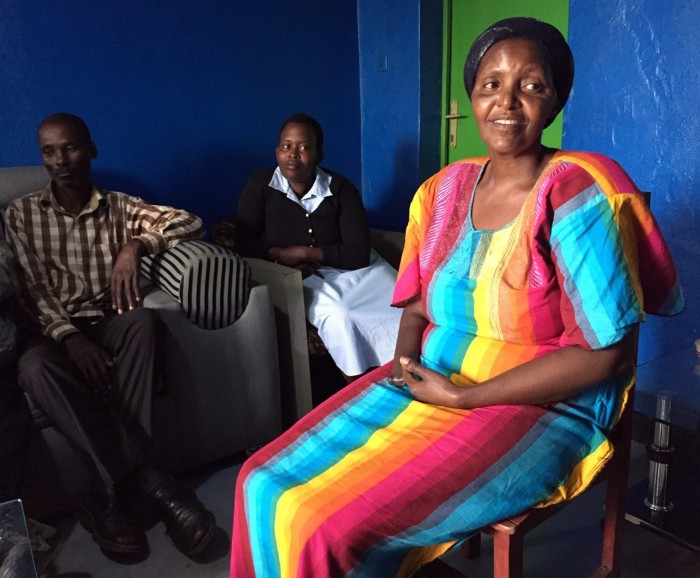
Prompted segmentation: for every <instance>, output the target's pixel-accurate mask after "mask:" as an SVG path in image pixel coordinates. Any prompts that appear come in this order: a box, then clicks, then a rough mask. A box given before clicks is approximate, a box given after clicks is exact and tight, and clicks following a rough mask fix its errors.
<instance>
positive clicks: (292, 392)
mask: <svg viewBox="0 0 700 578" xmlns="http://www.w3.org/2000/svg"><path fill="white" fill-rule="evenodd" d="M246 260H247V261H248V264H249V265H250V268H251V273H252V277H253V281H255V282H256V283H259V284H261V285H267V286H268V287H269V288H270V291H271V294H272V303H273V304H274V307H275V322H276V325H277V342H278V352H279V360H280V376H281V379H280V381H281V387H282V419H283V423H284V425H285V426H289V425H291V424H292V423H294V422H295V421H296V420H297V419H299V418H300V417H302V416H303V415H305V414H307V413H308V412H309V411H311V408H312V407H313V401H312V395H311V372H310V369H309V351H308V345H307V339H306V313H305V310H304V289H303V285H302V282H301V281H302V280H301V272H300V271H298V270H297V269H292V268H291V267H285V266H284V265H279V264H277V263H272V262H270V261H265V260H263V259H254V258H248V259H246Z"/></svg>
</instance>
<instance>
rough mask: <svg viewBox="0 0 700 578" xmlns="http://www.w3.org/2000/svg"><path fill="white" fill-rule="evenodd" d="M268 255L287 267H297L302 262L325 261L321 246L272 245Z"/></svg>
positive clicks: (319, 262) (318, 262)
mask: <svg viewBox="0 0 700 578" xmlns="http://www.w3.org/2000/svg"><path fill="white" fill-rule="evenodd" d="M267 256H268V258H269V259H271V260H272V261H274V262H275V263H279V264H280V265H286V266H287V267H297V266H298V265H301V264H302V263H317V264H319V265H320V264H321V263H322V262H323V250H322V249H320V248H319V247H304V246H302V245H290V246H289V247H272V248H271V249H270V250H269V251H268V253H267Z"/></svg>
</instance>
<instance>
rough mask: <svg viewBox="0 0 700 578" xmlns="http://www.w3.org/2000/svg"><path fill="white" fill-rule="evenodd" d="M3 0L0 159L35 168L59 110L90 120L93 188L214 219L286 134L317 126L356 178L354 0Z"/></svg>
mask: <svg viewBox="0 0 700 578" xmlns="http://www.w3.org/2000/svg"><path fill="white" fill-rule="evenodd" d="M303 8H304V9H303V10H300V9H299V5H298V4H297V3H295V2H275V1H274V0H256V1H255V2H230V1H228V0H197V1H195V0H182V1H179V2H172V1H171V0H151V1H149V2H142V1H141V0H122V1H120V2H110V1H104V0H102V1H95V0H71V1H70V2H55V1H48V0H3V1H2V2H1V3H0V59H1V61H2V63H3V65H2V66H1V67H0V86H1V87H2V89H0V110H2V111H3V114H2V119H1V120H0V123H1V124H0V127H2V136H3V138H2V140H0V165H1V166H13V165H25V164H39V162H40V160H39V156H38V149H37V146H36V143H35V132H36V126H37V124H38V123H39V121H40V120H41V119H42V118H43V117H44V116H46V115H47V114H50V113H52V112H57V111H67V112H75V113H76V114H78V115H80V116H82V117H83V118H84V119H85V120H86V121H87V122H88V124H89V126H90V128H91V129H92V132H93V137H94V139H95V141H96V143H97V145H98V148H99V151H100V156H99V158H98V159H97V160H96V161H95V165H94V168H95V172H96V180H98V182H99V184H101V185H102V186H106V187H109V188H116V189H118V190H123V191H125V192H129V193H132V194H137V195H141V196H143V197H145V198H146V199H148V200H150V201H154V202H159V203H168V204H174V205H179V206H183V207H185V208H187V209H190V210H192V211H194V212H196V213H198V214H200V215H201V216H202V217H204V218H205V220H206V221H207V224H211V222H212V221H213V220H215V219H217V218H220V217H223V216H230V215H232V214H233V212H234V209H235V203H236V200H237V197H238V193H239V191H240V189H241V187H242V186H243V184H244V182H245V179H246V177H247V175H248V174H249V173H250V172H251V171H253V170H255V169H258V168H262V167H266V166H272V165H273V164H274V163H275V157H274V147H275V146H276V144H277V137H278V132H279V126H280V124H281V123H282V121H283V120H284V118H286V116H288V115H289V114H291V113H293V112H298V111H300V110H303V111H306V112H308V113H310V114H312V115H314V116H316V117H317V118H318V120H319V121H320V122H321V124H322V125H323V127H324V131H325V133H326V135H327V146H326V160H327V162H328V165H329V166H331V167H332V168H334V169H336V170H338V171H340V172H342V173H344V174H346V175H347V176H348V177H349V178H351V179H352V180H353V181H355V182H356V183H357V184H358V185H359V183H360V178H361V172H360V128H359V126H360V122H359V115H360V106H359V86H358V82H357V79H358V76H359V62H358V40H357V7H356V2H355V0H338V1H336V2H334V3H333V8H332V10H331V9H330V8H329V7H328V3H327V2H325V1H324V0H306V1H305V2H304V3H303Z"/></svg>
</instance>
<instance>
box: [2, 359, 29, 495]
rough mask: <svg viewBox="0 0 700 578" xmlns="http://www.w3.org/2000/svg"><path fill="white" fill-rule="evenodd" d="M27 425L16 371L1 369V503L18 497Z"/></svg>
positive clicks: (27, 413)
mask: <svg viewBox="0 0 700 578" xmlns="http://www.w3.org/2000/svg"><path fill="white" fill-rule="evenodd" d="M28 426H29V408H28V407H27V402H26V400H25V399H24V394H23V393H22V391H21V390H20V389H19V388H18V387H17V383H16V375H15V371H14V368H10V367H0V503H2V502H7V501H8V500H14V499H16V498H19V494H20V487H21V483H22V473H23V472H24V463H25V460H24V456H25V453H26V439H27V433H28V431H29V427H28Z"/></svg>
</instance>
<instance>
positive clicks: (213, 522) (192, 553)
mask: <svg viewBox="0 0 700 578" xmlns="http://www.w3.org/2000/svg"><path fill="white" fill-rule="evenodd" d="M209 521H210V522H211V523H210V525H209V531H208V532H207V533H206V534H205V535H204V538H202V539H201V540H200V541H199V544H197V545H196V546H195V547H194V548H192V549H191V550H189V551H186V550H183V549H182V548H180V547H179V546H178V545H177V544H175V542H173V544H175V547H176V548H177V549H178V550H180V552H182V553H183V554H184V555H185V556H187V557H188V558H189V557H192V556H194V557H196V556H198V555H199V554H201V553H202V552H203V551H204V550H205V549H206V547H207V546H208V545H209V542H211V539H212V538H213V537H214V530H216V520H215V519H214V514H212V513H211V512H209Z"/></svg>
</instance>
